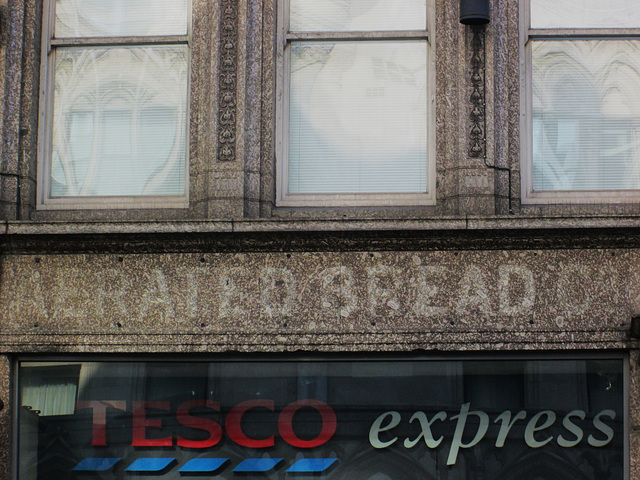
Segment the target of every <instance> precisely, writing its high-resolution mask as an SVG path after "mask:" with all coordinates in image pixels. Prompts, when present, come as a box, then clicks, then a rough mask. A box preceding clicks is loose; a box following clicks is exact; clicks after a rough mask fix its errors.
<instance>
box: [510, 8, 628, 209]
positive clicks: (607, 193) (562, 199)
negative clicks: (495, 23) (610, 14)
mask: <svg viewBox="0 0 640 480" xmlns="http://www.w3.org/2000/svg"><path fill="white" fill-rule="evenodd" d="M519 3H520V51H519V58H520V79H521V81H520V138H521V140H520V158H521V178H522V195H521V201H522V203H523V204H525V205H526V204H529V205H534V204H538V205H545V204H547V205H548V204H624V203H640V189H637V190H583V191H582V190H581V191H569V190H553V191H534V189H533V82H532V75H533V58H532V44H533V43H534V42H535V41H545V40H556V41H557V40H566V41H571V40H585V39H618V40H621V39H630V38H631V39H640V28H557V29H555V28H554V29H535V28H531V0H521V1H520V2H519Z"/></svg>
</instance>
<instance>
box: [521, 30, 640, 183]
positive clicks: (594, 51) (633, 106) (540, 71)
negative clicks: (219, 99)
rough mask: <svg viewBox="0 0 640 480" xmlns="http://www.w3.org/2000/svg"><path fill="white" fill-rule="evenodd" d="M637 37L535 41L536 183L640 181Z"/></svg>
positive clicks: (639, 57)
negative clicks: (625, 38) (626, 38)
mask: <svg viewBox="0 0 640 480" xmlns="http://www.w3.org/2000/svg"><path fill="white" fill-rule="evenodd" d="M638 91H640V41H637V40H582V41H577V40H576V41H540V42H535V43H534V44H533V176H534V190H538V191H541V190H624V189H637V188H640V148H639V143H638V142H639V139H640V97H639V96H638Z"/></svg>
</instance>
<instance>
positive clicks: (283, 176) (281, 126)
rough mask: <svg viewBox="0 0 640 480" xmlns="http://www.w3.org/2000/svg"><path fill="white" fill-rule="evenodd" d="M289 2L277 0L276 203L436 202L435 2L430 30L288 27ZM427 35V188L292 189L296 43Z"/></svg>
mask: <svg viewBox="0 0 640 480" xmlns="http://www.w3.org/2000/svg"><path fill="white" fill-rule="evenodd" d="M289 2H290V0H278V12H277V13H278V28H277V31H278V34H277V42H278V51H277V56H278V62H277V86H276V205H277V206H281V207H303V206H307V207H366V206H430V205H435V204H436V165H435V156H436V148H435V54H434V51H435V40H434V32H435V28H434V26H435V12H434V10H435V3H434V1H433V0H427V9H426V10H427V19H426V26H427V28H426V30H410V31H366V32H318V33H316V32H313V33H311V32H305V33H293V32H290V29H289ZM375 39H379V40H416V39H420V40H426V41H427V57H428V58H427V90H428V91H427V92H426V93H427V95H426V99H427V105H426V108H427V132H426V135H427V158H425V162H427V191H426V192H424V193H353V194H343V193H326V194H292V193H289V192H288V191H287V188H288V187H287V186H288V184H289V171H288V169H289V158H288V146H289V102H288V98H289V80H288V78H289V73H290V56H291V55H290V52H291V45H292V43H294V42H301V41H307V40H308V41H313V40H316V41H317V40H333V41H348V40H363V41H365V40H375Z"/></svg>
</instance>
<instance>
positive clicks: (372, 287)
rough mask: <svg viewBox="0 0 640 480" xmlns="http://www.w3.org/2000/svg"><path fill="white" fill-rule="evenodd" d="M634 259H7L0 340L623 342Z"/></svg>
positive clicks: (456, 255)
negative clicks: (279, 337)
mask: <svg viewBox="0 0 640 480" xmlns="http://www.w3.org/2000/svg"><path fill="white" fill-rule="evenodd" d="M635 261H636V257H635V256H632V255H629V254H627V253H626V252H624V251H619V250H607V251H605V250H577V251H543V250H541V251H515V252H506V251H478V252H472V251H468V252H351V253H338V252H335V253H332V252H325V253H319V252H318V253H313V252H292V253H237V254H204V255H198V254H161V255H49V256H42V257H34V256H20V255H16V256H5V257H4V258H3V262H2V277H3V282H2V284H1V285H0V306H1V311H2V317H3V318H2V323H3V325H4V331H3V333H4V334H5V337H4V338H5V339H6V338H8V337H7V336H8V335H15V336H17V337H15V338H22V339H23V340H18V342H20V341H26V340H24V339H26V338H30V337H31V336H33V335H36V336H37V335H44V334H45V333H47V334H49V335H55V334H59V335H69V334H76V335H84V336H92V335H94V336H95V335H105V334H106V335H112V336H123V335H124V336H126V335H168V336H171V335H195V336H200V335H247V334H251V335H253V336H254V337H258V336H259V335H263V334H266V335H274V334H287V335H288V334H293V335H303V336H307V337H309V338H315V337H317V338H316V340H315V341H316V342H318V343H321V344H330V343H331V341H330V340H329V338H330V337H329V336H331V335H338V336H344V335H351V336H352V337H353V341H355V342H357V334H358V333H361V334H362V335H365V336H366V335H368V334H373V335H376V334H380V333H382V332H388V333H394V334H399V335H401V336H402V335H404V337H413V338H414V339H415V344H416V347H418V348H420V344H421V342H425V340H426V338H425V336H427V337H428V334H431V335H439V336H440V340H439V343H442V344H447V343H448V342H453V343H457V340H455V339H454V338H455V335H457V336H460V335H464V334H468V335H470V336H471V337H470V338H473V342H475V343H478V342H480V343H482V342H483V339H484V338H487V339H493V338H495V334H498V333H501V332H502V333H504V334H507V336H508V335H511V336H512V337H513V335H517V336H519V337H520V342H522V343H523V344H526V343H527V341H528V339H530V340H531V341H532V342H533V343H535V342H540V341H542V342H544V343H549V344H555V345H556V346H557V347H559V348H565V345H564V344H565V343H566V341H567V335H571V338H574V339H575V341H576V342H581V343H582V344H586V345H588V344H589V342H590V339H593V341H594V342H598V341H601V340H604V337H607V336H608V337H609V339H610V341H611V340H612V341H614V342H624V341H625V340H626V339H627V337H628V333H627V330H628V322H629V319H630V317H628V316H621V312H630V311H632V310H633V306H632V303H633V302H635V296H634V294H631V296H629V295H628V294H627V292H635V291H636V290H638V289H640V285H639V284H640V282H638V278H637V277H635V276H633V275H631V276H629V275H627V272H628V271H629V268H630V263H634V262H635ZM448 336H449V337H450V338H447V337H448ZM543 338H544V339H543ZM0 341H3V340H1V339H0ZM5 341H6V340H5ZM405 341H406V338H405V340H403V341H401V343H402V342H405ZM511 341H513V339H512V340H511ZM252 342H258V343H259V340H255V339H254V340H252ZM27 343H30V342H27ZM177 343H180V342H177ZM269 343H270V342H269ZM338 343H339V344H341V343H343V342H342V341H339V342H338ZM430 344H431V342H430V340H426V344H425V346H427V345H430Z"/></svg>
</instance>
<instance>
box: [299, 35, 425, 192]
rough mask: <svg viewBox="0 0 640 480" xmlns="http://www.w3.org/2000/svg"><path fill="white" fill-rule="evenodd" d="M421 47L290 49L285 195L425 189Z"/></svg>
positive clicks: (385, 44)
mask: <svg viewBox="0 0 640 480" xmlns="http://www.w3.org/2000/svg"><path fill="white" fill-rule="evenodd" d="M426 60H427V44H426V42H422V41H410V42H392V41H384V42H377V41H376V42H343V43H329V42H314V43H304V44H294V45H292V48H291V86H290V115H289V118H290V139H289V160H290V165H289V193H374V192H378V193H388V192H403V193H409V192H414V193H421V192H426V189H427V160H426V158H427V126H426V125H427V107H426V106H427V99H426V92H427V87H426V83H427V68H426Z"/></svg>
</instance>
